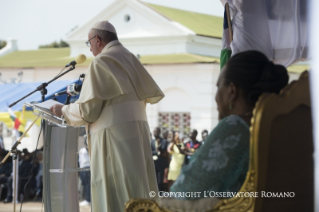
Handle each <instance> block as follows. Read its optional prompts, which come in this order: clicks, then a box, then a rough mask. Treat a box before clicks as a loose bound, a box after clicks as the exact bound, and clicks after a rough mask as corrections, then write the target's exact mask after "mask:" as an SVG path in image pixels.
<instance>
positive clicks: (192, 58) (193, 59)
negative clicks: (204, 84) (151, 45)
mask: <svg viewBox="0 0 319 212" xmlns="http://www.w3.org/2000/svg"><path fill="white" fill-rule="evenodd" d="M140 60H141V63H143V64H144V65H146V64H178V63H219V58H214V57H207V56H201V55H196V54H168V55H144V56H141V57H140Z"/></svg>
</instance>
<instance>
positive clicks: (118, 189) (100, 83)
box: [62, 41, 164, 212]
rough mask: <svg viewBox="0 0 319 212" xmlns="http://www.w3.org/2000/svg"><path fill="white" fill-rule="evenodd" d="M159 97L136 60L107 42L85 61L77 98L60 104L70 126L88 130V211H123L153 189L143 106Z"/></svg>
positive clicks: (122, 49)
mask: <svg viewBox="0 0 319 212" xmlns="http://www.w3.org/2000/svg"><path fill="white" fill-rule="evenodd" d="M163 97H164V94H163V92H162V91H161V89H160V88H159V87H158V86H157V84H156V83H155V81H154V80H153V78H152V77H151V76H150V74H149V73H148V72H147V71H146V70H145V68H144V67H143V65H142V64H141V63H140V61H139V60H138V59H137V58H136V57H135V56H134V55H133V54H132V53H130V52H129V51H128V50H127V49H126V48H124V47H123V46H122V44H121V43H120V42H119V41H112V42H110V43H108V44H107V45H106V46H105V48H104V49H103V50H102V52H101V53H100V54H99V55H97V56H96V57H95V58H94V60H93V61H92V63H91V64H90V67H89V68H88V71H87V73H86V76H85V80H84V83H83V86H82V92H81V95H80V98H79V99H78V101H76V102H75V103H73V104H70V105H66V106H64V107H63V108H62V113H63V115H64V117H65V119H66V122H67V123H68V124H69V125H72V126H82V125H85V126H86V129H87V134H88V146H89V152H90V159H91V189H92V209H93V211H97V212H100V211H101V212H102V211H103V212H105V211H108V212H120V211H124V204H125V202H127V201H128V200H129V199H131V198H150V197H149V193H150V191H155V192H156V193H157V191H158V188H157V182H156V175H155V168H154V163H153V159H152V153H151V146H150V141H151V138H150V129H149V125H148V122H147V117H146V112H145V107H146V103H151V104H154V103H157V102H159V101H160V100H161V99H162V98H163Z"/></svg>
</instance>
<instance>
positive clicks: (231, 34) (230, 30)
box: [225, 3, 233, 42]
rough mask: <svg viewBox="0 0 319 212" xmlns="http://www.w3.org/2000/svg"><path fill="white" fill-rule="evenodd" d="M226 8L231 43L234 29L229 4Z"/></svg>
mask: <svg viewBox="0 0 319 212" xmlns="http://www.w3.org/2000/svg"><path fill="white" fill-rule="evenodd" d="M225 8H226V15H227V22H228V32H229V39H230V42H232V41H233V28H232V26H231V22H230V20H231V19H230V12H229V4H228V3H226V4H225Z"/></svg>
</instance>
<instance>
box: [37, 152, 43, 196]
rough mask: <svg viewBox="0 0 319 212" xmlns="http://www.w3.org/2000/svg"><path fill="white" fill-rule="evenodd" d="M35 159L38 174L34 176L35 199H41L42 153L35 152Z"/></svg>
mask: <svg viewBox="0 0 319 212" xmlns="http://www.w3.org/2000/svg"><path fill="white" fill-rule="evenodd" d="M36 159H37V161H38V163H39V172H38V174H37V175H36V176H35V179H36V196H35V199H36V198H40V197H42V191H43V153H42V151H37V153H36Z"/></svg>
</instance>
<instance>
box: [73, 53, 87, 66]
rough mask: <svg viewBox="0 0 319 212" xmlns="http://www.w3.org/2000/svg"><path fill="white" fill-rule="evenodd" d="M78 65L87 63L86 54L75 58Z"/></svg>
mask: <svg viewBox="0 0 319 212" xmlns="http://www.w3.org/2000/svg"><path fill="white" fill-rule="evenodd" d="M75 61H76V64H81V63H84V62H85V61H86V56H85V55H84V54H80V55H78V56H77V57H76V58H75Z"/></svg>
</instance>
